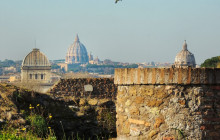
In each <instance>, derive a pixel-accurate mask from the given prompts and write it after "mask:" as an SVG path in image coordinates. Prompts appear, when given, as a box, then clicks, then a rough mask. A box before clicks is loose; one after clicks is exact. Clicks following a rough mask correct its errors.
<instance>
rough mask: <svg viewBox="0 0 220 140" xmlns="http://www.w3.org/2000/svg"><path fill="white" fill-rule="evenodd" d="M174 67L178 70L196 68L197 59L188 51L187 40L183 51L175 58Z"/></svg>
mask: <svg viewBox="0 0 220 140" xmlns="http://www.w3.org/2000/svg"><path fill="white" fill-rule="evenodd" d="M174 67H177V68H184V67H192V68H195V67H196V61H195V57H194V55H193V54H192V53H191V52H189V51H188V49H187V44H186V40H185V41H184V43H183V49H182V51H180V52H179V53H178V54H177V55H176V57H175V62H174Z"/></svg>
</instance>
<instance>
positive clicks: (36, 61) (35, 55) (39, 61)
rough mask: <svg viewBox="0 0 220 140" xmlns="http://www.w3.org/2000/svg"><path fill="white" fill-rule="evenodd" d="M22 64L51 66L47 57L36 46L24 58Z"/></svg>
mask: <svg viewBox="0 0 220 140" xmlns="http://www.w3.org/2000/svg"><path fill="white" fill-rule="evenodd" d="M22 66H51V65H50V62H49V60H48V59H47V57H46V56H45V55H44V54H43V53H42V52H40V50H39V49H37V48H34V49H33V50H32V51H31V52H30V53H29V54H28V55H27V56H26V57H25V58H24V60H23V63H22Z"/></svg>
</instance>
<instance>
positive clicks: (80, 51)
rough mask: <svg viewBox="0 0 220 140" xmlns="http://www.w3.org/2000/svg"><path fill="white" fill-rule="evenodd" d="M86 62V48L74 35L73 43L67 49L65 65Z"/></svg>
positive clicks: (87, 59)
mask: <svg viewBox="0 0 220 140" xmlns="http://www.w3.org/2000/svg"><path fill="white" fill-rule="evenodd" d="M88 61H89V58H88V53H87V50H86V47H85V46H84V45H83V44H82V43H81V42H80V41H79V37H78V35H76V38H75V41H74V43H73V44H72V45H71V46H70V47H69V49H68V52H67V56H66V63H68V64H73V63H87V62H88Z"/></svg>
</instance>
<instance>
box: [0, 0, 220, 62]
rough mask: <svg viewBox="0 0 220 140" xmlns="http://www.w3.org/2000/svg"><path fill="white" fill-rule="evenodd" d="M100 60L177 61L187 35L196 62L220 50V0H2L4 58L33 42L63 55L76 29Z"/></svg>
mask: <svg viewBox="0 0 220 140" xmlns="http://www.w3.org/2000/svg"><path fill="white" fill-rule="evenodd" d="M77 33H78V34H79V38H80V41H81V42H82V43H83V44H84V45H85V46H86V48H87V51H88V52H92V54H93V55H94V57H96V56H99V58H100V59H101V60H104V59H107V58H108V59H112V60H114V61H122V62H151V61H157V62H173V61H174V58H175V56H176V54H177V53H178V52H179V51H180V50H181V49H182V44H183V42H184V40H187V44H188V49H189V51H191V52H192V53H194V55H195V58H196V62H197V63H198V64H200V63H202V62H203V61H204V60H205V59H206V58H209V57H213V56H218V55H220V0H123V1H122V2H118V4H114V0H0V60H4V59H12V60H21V59H23V58H24V57H25V56H26V55H27V54H28V53H29V52H30V51H31V50H32V48H34V47H35V40H36V42H37V43H36V44H37V48H40V50H41V51H42V52H43V53H44V54H46V55H47V57H48V58H49V59H50V60H54V59H63V58H65V55H66V52H67V49H68V47H69V46H70V45H71V44H72V43H73V41H74V38H75V35H76V34H77Z"/></svg>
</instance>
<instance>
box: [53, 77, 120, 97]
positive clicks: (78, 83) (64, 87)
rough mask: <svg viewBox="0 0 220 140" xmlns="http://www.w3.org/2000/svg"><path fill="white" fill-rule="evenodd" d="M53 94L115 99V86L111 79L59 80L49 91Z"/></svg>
mask: <svg viewBox="0 0 220 140" xmlns="http://www.w3.org/2000/svg"><path fill="white" fill-rule="evenodd" d="M50 92H51V93H53V94H63V95H68V96H69V95H72V96H75V97H79V96H80V97H84V96H90V97H100V98H106V97H111V98H112V97H113V98H114V97H115V96H116V93H117V86H116V85H114V79H113V78H77V79H61V80H60V81H59V82H58V84H56V85H55V86H54V87H53V88H52V89H51V91H50Z"/></svg>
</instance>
